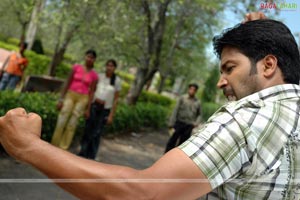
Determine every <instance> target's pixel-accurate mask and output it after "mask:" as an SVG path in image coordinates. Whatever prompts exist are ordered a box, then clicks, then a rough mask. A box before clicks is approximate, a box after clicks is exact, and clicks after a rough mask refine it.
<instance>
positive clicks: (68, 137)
mask: <svg viewBox="0 0 300 200" xmlns="http://www.w3.org/2000/svg"><path fill="white" fill-rule="evenodd" d="M96 57H97V55H96V52H95V51H94V50H88V51H87V52H86V53H85V65H80V64H75V65H73V67H72V72H71V74H70V76H69V78H68V80H67V81H66V84H65V87H64V89H63V91H62V93H61V98H60V100H59V102H58V104H57V109H58V110H60V113H59V115H58V119H57V123H56V128H55V130H54V134H53V137H52V140H51V143H52V144H53V145H55V146H58V147H60V148H62V149H68V148H69V147H70V144H71V143H72V140H73V136H74V133H75V129H76V126H77V123H78V119H79V117H80V116H82V115H83V114H84V113H85V115H86V117H88V116H89V110H90V108H88V105H90V103H89V101H91V100H92V97H93V92H94V91H95V87H96V84H97V82H98V75H97V73H96V72H95V71H94V70H93V68H94V62H95V60H96Z"/></svg>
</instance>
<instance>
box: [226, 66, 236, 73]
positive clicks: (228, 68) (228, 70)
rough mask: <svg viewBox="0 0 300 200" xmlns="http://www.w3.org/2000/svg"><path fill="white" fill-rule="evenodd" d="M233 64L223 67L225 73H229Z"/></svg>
mask: <svg viewBox="0 0 300 200" xmlns="http://www.w3.org/2000/svg"><path fill="white" fill-rule="evenodd" d="M233 68H234V66H228V67H226V68H225V73H231V72H232V70H233Z"/></svg>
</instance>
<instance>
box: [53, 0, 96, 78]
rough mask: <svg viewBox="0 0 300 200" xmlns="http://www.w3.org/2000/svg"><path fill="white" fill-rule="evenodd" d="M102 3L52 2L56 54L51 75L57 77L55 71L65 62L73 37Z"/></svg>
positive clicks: (63, 0) (68, 0) (64, 0)
mask: <svg viewBox="0 0 300 200" xmlns="http://www.w3.org/2000/svg"><path fill="white" fill-rule="evenodd" d="M99 3H101V1H99V0H94V1H93V0H91V1H70V0H62V1H55V0H53V1H52V5H51V6H49V10H48V17H50V16H51V17H52V20H53V24H54V25H55V27H56V30H57V32H56V37H55V41H56V42H55V45H54V53H53V56H52V60H51V63H50V66H49V75H50V76H55V69H56V67H57V66H58V65H59V64H60V63H61V61H62V60H63V57H64V54H65V52H66V50H67V47H68V45H69V44H70V42H71V40H72V39H73V37H74V36H75V35H76V33H77V32H78V31H79V29H80V28H81V27H82V26H83V25H84V24H85V23H89V21H90V20H91V19H92V17H91V12H90V11H91V10H93V8H94V6H95V5H96V6H98V4H99Z"/></svg>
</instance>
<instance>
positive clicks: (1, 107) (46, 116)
mask: <svg viewBox="0 0 300 200" xmlns="http://www.w3.org/2000/svg"><path fill="white" fill-rule="evenodd" d="M57 99H58V95H56V94H53V93H19V92H13V91H1V92H0V115H1V116H2V115H4V114H5V113H6V112H7V111H8V110H10V109H12V108H16V107H23V108H25V109H26V110H27V112H35V113H37V114H39V115H40V116H41V117H42V119H43V127H42V138H43V139H44V140H46V141H50V139H51V137H52V133H53V131H54V128H55V125H56V120H57V115H58V112H57V110H56V102H57ZM167 115H168V109H167V108H165V107H163V106H160V105H155V104H151V103H138V104H137V105H136V106H128V105H126V104H122V103H120V104H119V106H118V109H117V111H116V115H115V119H114V121H113V124H112V125H111V126H109V127H108V129H107V131H109V132H113V133H120V132H124V131H129V130H137V129H139V128H142V127H153V128H160V127H164V126H165V122H166V118H167ZM78 127H79V131H82V128H83V127H84V119H83V118H81V120H80V122H79V125H78Z"/></svg>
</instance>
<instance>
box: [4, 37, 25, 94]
mask: <svg viewBox="0 0 300 200" xmlns="http://www.w3.org/2000/svg"><path fill="white" fill-rule="evenodd" d="M19 47H20V49H19V52H12V53H11V54H10V55H9V57H8V58H7V59H6V61H5V62H4V64H3V68H2V69H4V72H3V75H2V78H1V81H0V90H5V89H10V90H13V89H15V88H16V86H17V85H18V83H19V82H20V81H21V79H22V76H23V74H24V70H25V68H26V67H27V65H28V59H27V58H26V57H25V54H24V53H25V50H26V48H27V43H26V42H21V43H20V45H19Z"/></svg>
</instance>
